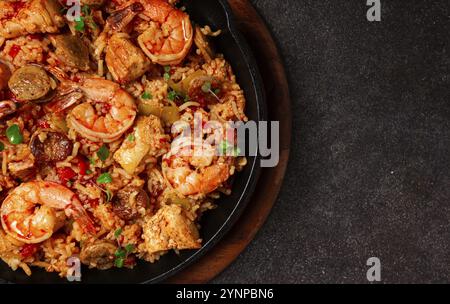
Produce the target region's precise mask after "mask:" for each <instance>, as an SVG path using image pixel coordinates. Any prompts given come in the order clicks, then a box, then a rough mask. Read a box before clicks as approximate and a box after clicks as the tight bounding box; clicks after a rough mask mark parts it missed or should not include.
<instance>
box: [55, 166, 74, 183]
mask: <svg viewBox="0 0 450 304" xmlns="http://www.w3.org/2000/svg"><path fill="white" fill-rule="evenodd" d="M56 173H57V174H58V177H59V179H60V180H61V181H62V182H68V181H69V180H71V179H72V178H74V177H75V176H77V174H76V173H75V171H73V170H72V169H70V168H68V167H64V168H58V169H56Z"/></svg>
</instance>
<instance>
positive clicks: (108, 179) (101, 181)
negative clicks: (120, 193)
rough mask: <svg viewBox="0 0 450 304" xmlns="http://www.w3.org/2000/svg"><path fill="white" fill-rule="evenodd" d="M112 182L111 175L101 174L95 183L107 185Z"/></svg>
mask: <svg viewBox="0 0 450 304" xmlns="http://www.w3.org/2000/svg"><path fill="white" fill-rule="evenodd" d="M111 182H112V177H111V174H109V173H103V174H102V175H100V176H99V177H98V178H97V183H99V184H109V183H111Z"/></svg>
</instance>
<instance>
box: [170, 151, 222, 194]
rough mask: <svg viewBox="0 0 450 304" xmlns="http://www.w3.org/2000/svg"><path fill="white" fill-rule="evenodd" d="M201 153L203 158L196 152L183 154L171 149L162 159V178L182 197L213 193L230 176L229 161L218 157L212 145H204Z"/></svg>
mask: <svg viewBox="0 0 450 304" xmlns="http://www.w3.org/2000/svg"><path fill="white" fill-rule="evenodd" d="M202 149H203V150H202V154H201V155H196V153H195V154H194V152H193V151H188V153H180V150H178V149H174V148H172V149H171V151H170V152H169V153H167V154H166V155H164V156H163V161H162V172H163V175H164V177H165V179H166V180H167V181H168V182H169V184H170V185H171V186H172V187H173V188H174V189H175V191H177V192H178V193H179V194H181V195H183V196H190V195H192V196H196V195H199V196H203V195H206V194H208V193H211V192H213V191H214V190H216V189H217V188H218V187H220V185H221V184H222V183H224V182H225V181H226V180H228V178H229V177H230V175H231V173H230V171H231V160H230V158H229V157H225V156H220V157H219V156H215V150H214V148H213V147H212V146H210V145H204V146H203V147H202ZM181 152H182V151H181ZM184 152H186V150H185V149H184Z"/></svg>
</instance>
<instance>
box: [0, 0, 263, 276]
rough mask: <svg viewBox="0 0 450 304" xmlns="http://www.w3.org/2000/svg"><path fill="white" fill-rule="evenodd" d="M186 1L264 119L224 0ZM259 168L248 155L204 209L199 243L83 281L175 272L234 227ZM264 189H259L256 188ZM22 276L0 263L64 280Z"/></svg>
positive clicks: (251, 68)
mask: <svg viewBox="0 0 450 304" xmlns="http://www.w3.org/2000/svg"><path fill="white" fill-rule="evenodd" d="M184 4H185V6H186V9H187V12H188V13H189V15H190V16H191V19H192V20H193V21H194V22H195V23H197V24H200V25H210V26H211V28H212V29H213V30H216V29H221V30H222V34H221V35H220V36H219V37H218V38H216V39H215V40H214V45H215V47H216V49H217V51H218V52H219V53H223V54H224V56H225V58H226V60H227V61H228V62H230V63H231V65H232V67H233V70H234V72H235V74H236V76H237V81H238V83H239V84H240V85H241V87H242V89H243V90H244V92H245V96H246V99H247V107H246V114H247V116H248V117H249V119H250V120H253V121H255V122H259V121H262V120H266V117H267V115H266V108H265V99H264V90H263V87H262V81H261V78H260V75H259V72H258V67H257V65H256V62H255V59H254V57H253V55H252V52H251V51H250V48H249V46H248V45H247V43H246V41H245V40H244V38H243V37H242V35H241V34H240V33H239V31H238V29H237V28H236V24H235V21H234V18H233V13H232V11H231V8H230V6H229V5H228V3H227V1H226V0H186V1H185V3H184ZM259 173H260V162H259V157H249V158H248V165H247V166H246V167H245V169H244V170H243V171H242V172H240V173H239V174H238V175H237V176H236V178H235V180H234V184H233V192H232V194H231V195H230V196H228V197H223V198H221V199H220V200H219V201H217V204H218V208H216V209H215V210H212V211H209V212H207V213H205V215H204V216H203V218H202V221H201V226H202V228H201V232H200V233H201V237H202V239H203V247H202V248H201V249H199V250H189V251H181V252H180V254H178V255H177V254H175V253H174V252H170V253H168V254H166V255H164V256H163V257H162V258H161V259H160V260H159V261H158V262H156V263H154V264H150V263H146V262H143V261H139V262H138V265H136V267H135V268H134V269H133V270H128V269H111V270H107V271H99V270H91V269H87V268H85V267H83V268H82V283H156V282H161V281H163V280H164V279H167V278H168V277H170V276H173V275H175V274H176V273H177V272H179V271H180V270H181V269H183V268H185V267H186V266H188V265H189V264H191V263H193V262H195V261H196V260H198V259H199V258H200V257H201V256H203V255H204V254H205V253H206V252H207V251H208V250H209V249H210V248H212V247H213V246H214V245H215V244H216V243H217V242H218V241H219V240H220V239H221V238H222V237H223V236H224V234H225V233H226V232H227V231H228V230H229V229H230V228H231V227H232V226H233V224H234V223H235V222H236V220H237V219H238V217H239V216H240V215H241V213H242V211H243V210H244V208H245V206H246V205H247V203H248V202H249V199H250V197H251V195H252V193H253V191H254V190H255V185H256V182H257V179H258V176H259ZM259 191H263V189H259ZM32 270H33V275H32V276H31V277H27V276H26V275H25V274H24V273H23V271H21V270H17V271H15V272H14V271H12V270H11V269H10V268H9V267H8V266H7V265H6V264H5V263H3V262H0V278H2V279H4V280H7V281H9V282H15V283H67V281H66V280H65V279H64V278H60V277H58V275H56V274H54V273H47V272H45V271H43V270H40V269H37V268H33V269H32Z"/></svg>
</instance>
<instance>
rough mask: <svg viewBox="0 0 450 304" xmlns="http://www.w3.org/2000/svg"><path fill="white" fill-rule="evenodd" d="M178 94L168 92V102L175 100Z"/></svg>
mask: <svg viewBox="0 0 450 304" xmlns="http://www.w3.org/2000/svg"><path fill="white" fill-rule="evenodd" d="M177 96H178V94H177V92H175V91H170V92H169V93H168V94H167V98H169V100H171V101H174V100H175V99H176V98H177Z"/></svg>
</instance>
